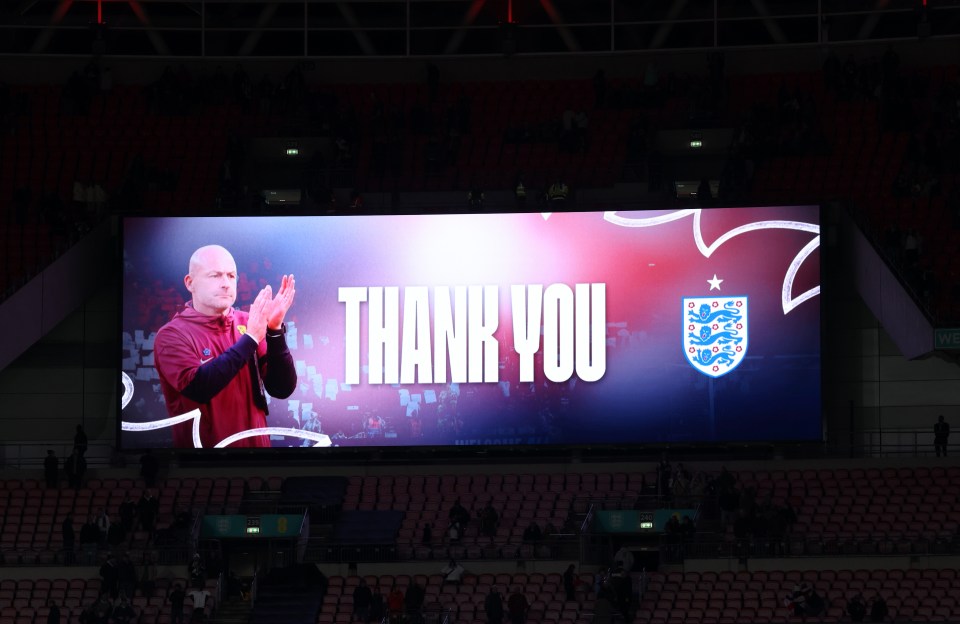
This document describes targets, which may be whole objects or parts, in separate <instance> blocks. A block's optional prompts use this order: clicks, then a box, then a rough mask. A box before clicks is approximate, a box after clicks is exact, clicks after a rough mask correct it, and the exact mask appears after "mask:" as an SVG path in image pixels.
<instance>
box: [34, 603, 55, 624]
mask: <svg viewBox="0 0 960 624" xmlns="http://www.w3.org/2000/svg"><path fill="white" fill-rule="evenodd" d="M47 606H49V608H50V611H48V612H47V624H60V607H59V606H57V603H56V602H55V601H54V600H52V599H51V600H49V601H48V602H47ZM39 621H40V619H39V618H38V619H37V622H39Z"/></svg>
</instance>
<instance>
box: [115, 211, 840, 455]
mask: <svg viewBox="0 0 960 624" xmlns="http://www.w3.org/2000/svg"><path fill="white" fill-rule="evenodd" d="M819 230H820V226H819V208H818V207H816V206H780V207H761V208H724V209H707V210H701V209H682V210H648V211H631V212H563V213H499V214H445V215H438V214H431V215H393V216H358V215H351V216H289V217H277V216H272V217H202V218H197V217H190V218H177V217H136V218H125V219H124V220H123V263H124V266H123V279H122V321H121V323H122V354H121V357H122V363H121V370H122V373H121V378H122V391H123V392H122V401H121V403H122V404H121V415H122V417H121V418H120V419H119V420H120V421H121V423H120V432H119V437H120V443H121V446H122V447H124V448H127V449H142V448H223V447H230V448H235V447H259V448H262V447H273V448H279V447H284V448H287V447H364V446H366V447H394V446H399V447H417V446H451V447H453V446H475V445H483V446H493V445H506V446H526V445H565V446H584V445H587V446H594V445H606V444H616V445H624V444H662V443H711V442H740V441H743V442H750V441H773V440H817V439H820V437H821V417H820V413H821V404H820V299H819V293H820V286H819V284H820V255H819V243H820V236H819Z"/></svg>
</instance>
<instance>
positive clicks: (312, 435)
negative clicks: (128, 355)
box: [120, 372, 332, 448]
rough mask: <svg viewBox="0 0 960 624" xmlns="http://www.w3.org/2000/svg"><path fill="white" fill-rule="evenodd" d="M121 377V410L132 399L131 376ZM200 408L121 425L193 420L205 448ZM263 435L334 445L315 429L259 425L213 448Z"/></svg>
mask: <svg viewBox="0 0 960 624" xmlns="http://www.w3.org/2000/svg"><path fill="white" fill-rule="evenodd" d="M120 375H121V379H122V380H123V382H124V393H123V394H124V400H123V401H124V402H123V403H122V407H121V410H122V409H123V408H124V407H126V406H127V404H128V403H130V399H129V398H127V390H126V383H127V380H129V379H130V377H129V376H128V375H127V374H126V373H124V372H121V373H120ZM130 384H131V385H130V393H129V394H130V398H133V382H132V381H131V382H130ZM200 417H201V414H200V410H199V409H194V410H190V411H189V412H187V413H186V414H180V415H179V416H171V417H170V418H161V419H160V420H151V421H149V422H142V423H137V422H129V421H126V420H124V421H121V427H122V429H123V430H124V431H155V430H157V429H164V428H166V427H172V426H173V425H178V424H180V423H183V422H187V421H188V420H192V421H193V428H192V429H193V447H194V448H203V443H202V442H201V441H200ZM261 435H267V436H269V435H279V436H286V437H290V438H300V439H301V440H310V441H311V442H314V443H315V444H314V445H313V446H314V447H315V448H317V447H328V446H332V443H331V442H330V436H328V435H326V434H324V433H316V432H313V431H301V430H300V429H293V428H292V427H259V428H257V429H247V430H246V431H241V432H239V433H235V434H233V435H230V436H227V437H226V438H224V439H223V440H220V441H219V442H217V443H216V444H215V445H214V446H213V448H224V447H227V446H230V445H231V444H233V443H234V442H236V441H238V440H245V439H247V438H252V437H255V436H261Z"/></svg>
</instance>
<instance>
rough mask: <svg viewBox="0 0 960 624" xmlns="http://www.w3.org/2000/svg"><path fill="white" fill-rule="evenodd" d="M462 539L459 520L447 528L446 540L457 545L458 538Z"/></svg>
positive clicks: (461, 528) (461, 527)
mask: <svg viewBox="0 0 960 624" xmlns="http://www.w3.org/2000/svg"><path fill="white" fill-rule="evenodd" d="M462 537H463V526H462V525H461V524H460V521H459V520H454V521H453V522H451V523H450V526H449V527H448V528H447V540H449V542H450V543H451V544H459V543H460V538H462Z"/></svg>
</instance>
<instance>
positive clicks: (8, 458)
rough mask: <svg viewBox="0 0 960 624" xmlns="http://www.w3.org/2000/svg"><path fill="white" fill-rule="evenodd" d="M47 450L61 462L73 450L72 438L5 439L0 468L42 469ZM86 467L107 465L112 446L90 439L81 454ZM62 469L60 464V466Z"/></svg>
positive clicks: (0, 447)
mask: <svg viewBox="0 0 960 624" xmlns="http://www.w3.org/2000/svg"><path fill="white" fill-rule="evenodd" d="M47 450H53V452H54V453H55V454H56V456H57V459H59V460H60V462H61V464H62V462H63V460H65V459H66V458H67V457H69V456H70V453H72V452H73V440H72V439H71V440H51V441H49V442H26V441H24V442H18V441H7V442H3V443H2V444H0V468H17V469H21V470H33V469H37V470H39V469H42V468H43V460H44V459H45V458H46V456H47ZM83 457H84V459H86V460H87V467H88V468H90V467H94V466H108V465H110V461H111V459H112V458H113V457H114V446H113V444H111V443H109V442H104V441H102V440H90V442H89V443H88V445H87V452H86V453H84V455H83ZM61 469H62V466H61Z"/></svg>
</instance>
